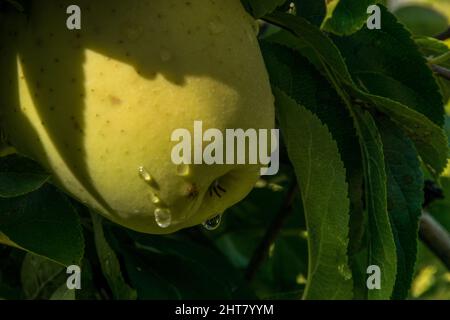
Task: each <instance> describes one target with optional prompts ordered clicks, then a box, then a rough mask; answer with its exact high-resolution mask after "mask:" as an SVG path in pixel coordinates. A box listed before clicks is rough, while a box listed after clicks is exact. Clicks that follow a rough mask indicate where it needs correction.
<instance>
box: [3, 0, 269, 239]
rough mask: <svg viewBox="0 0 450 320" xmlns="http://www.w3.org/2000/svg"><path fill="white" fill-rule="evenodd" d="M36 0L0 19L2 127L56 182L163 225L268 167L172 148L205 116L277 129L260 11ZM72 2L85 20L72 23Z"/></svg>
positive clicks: (221, 123) (182, 222)
mask: <svg viewBox="0 0 450 320" xmlns="http://www.w3.org/2000/svg"><path fill="white" fill-rule="evenodd" d="M29 3H30V6H29V8H27V12H26V14H15V15H14V14H8V15H7V16H6V17H3V19H1V20H0V21H2V22H0V23H1V24H2V26H1V29H0V30H2V31H1V32H2V38H1V42H0V43H1V44H0V45H1V48H0V70H2V76H1V77H0V103H1V125H2V128H3V129H4V131H5V133H6V136H7V138H8V140H9V141H10V143H11V144H12V145H13V146H14V147H15V148H16V149H17V150H18V151H19V152H20V153H23V154H25V155H27V156H29V157H31V158H33V159H35V160H36V161H38V162H39V163H40V164H41V165H43V166H44V167H45V168H47V169H48V170H49V172H51V173H52V175H53V182H54V183H55V184H56V185H58V186H59V187H61V188H62V189H63V190H65V191H66V192H67V193H69V194H70V195H72V196H73V197H75V198H77V199H79V200H80V201H82V202H83V203H85V204H86V205H87V206H89V207H91V208H92V209H94V210H95V211H97V212H99V213H100V214H102V215H104V216H105V217H107V218H109V219H111V220H112V221H114V222H116V223H119V224H121V225H123V226H126V227H128V228H131V229H134V230H137V231H141V232H146V233H154V234H164V233H170V232H174V231H177V230H179V229H181V228H185V227H190V226H193V225H197V224H201V223H202V222H204V221H205V220H208V219H211V218H213V217H215V216H216V215H217V214H220V213H222V212H223V211H224V210H226V209H227V208H228V207H230V206H231V205H233V204H235V203H237V202H238V201H240V200H242V199H243V198H244V197H245V196H246V195H247V194H248V193H249V192H250V191H251V189H252V188H253V186H254V184H255V182H256V181H257V179H258V176H259V169H260V165H237V164H236V165H219V164H214V165H206V164H198V165H175V164H174V163H173V161H172V159H171V151H172V149H173V147H174V146H175V145H176V142H174V141H171V134H172V133H173V132H174V130H176V129H179V128H186V129H192V127H193V124H194V121H196V120H197V121H202V122H203V127H204V129H205V130H206V129H207V128H217V129H219V130H222V131H223V130H225V129H226V128H242V129H244V130H245V129H248V128H255V129H271V128H273V126H274V122H275V120H274V106H273V96H272V93H271V89H270V84H269V80H268V76H267V72H266V69H265V66H264V62H263V59H262V56H261V53H260V49H259V46H258V42H257V39H256V34H255V32H256V28H255V22H254V21H252V19H251V18H250V17H249V16H248V15H247V13H246V12H245V10H244V9H243V7H242V5H241V3H240V1H239V0H226V1H219V0H188V1H181V0H148V1H144V0H132V1H119V0H112V1H110V0H108V1H106V0H96V1H88V0H74V1H72V0H71V1H66V0H61V1H59V0H42V1H30V2H29ZM70 5H77V6H78V7H79V8H80V10H81V16H80V17H81V20H80V21H81V29H80V30H77V29H74V30H69V29H68V28H67V26H66V22H67V19H68V18H70V16H71V15H70V14H68V13H67V12H66V9H67V7H69V6H70ZM218 187H220V188H219V192H216V191H217V188H218ZM61 214H64V212H61Z"/></svg>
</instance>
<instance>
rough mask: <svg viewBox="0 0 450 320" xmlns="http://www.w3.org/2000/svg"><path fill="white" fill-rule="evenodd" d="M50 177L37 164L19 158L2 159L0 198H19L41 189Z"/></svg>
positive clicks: (12, 156) (16, 156) (9, 156)
mask: <svg viewBox="0 0 450 320" xmlns="http://www.w3.org/2000/svg"><path fill="white" fill-rule="evenodd" d="M49 177H50V176H49V175H48V174H47V173H45V172H44V170H43V169H42V168H41V167H40V166H39V165H37V164H36V163H35V162H33V161H31V160H29V159H27V158H24V157H21V156H18V155H15V154H14V155H8V156H6V157H2V158H0V197H3V198H8V197H17V196H21V195H24V194H26V193H29V192H32V191H35V190H37V189H39V188H40V187H41V186H42V185H43V184H44V183H45V182H46V181H47V180H48V179H49Z"/></svg>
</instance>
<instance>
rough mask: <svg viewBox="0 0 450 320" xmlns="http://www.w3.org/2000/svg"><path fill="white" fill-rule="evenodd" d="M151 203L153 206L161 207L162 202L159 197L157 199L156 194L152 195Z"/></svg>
mask: <svg viewBox="0 0 450 320" xmlns="http://www.w3.org/2000/svg"><path fill="white" fill-rule="evenodd" d="M152 203H153V204H154V205H155V206H158V205H161V204H162V200H161V198H160V197H158V196H157V195H156V194H152Z"/></svg>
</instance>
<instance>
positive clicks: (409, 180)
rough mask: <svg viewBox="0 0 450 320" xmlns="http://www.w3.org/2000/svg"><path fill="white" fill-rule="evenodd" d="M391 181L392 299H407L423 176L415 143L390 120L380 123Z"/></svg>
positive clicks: (387, 169) (412, 265) (419, 212)
mask: <svg viewBox="0 0 450 320" xmlns="http://www.w3.org/2000/svg"><path fill="white" fill-rule="evenodd" d="M377 124H378V127H379V130H380V134H381V139H382V141H383V150H384V155H385V164H386V173H387V178H388V183H387V191H388V211H389V215H390V218H391V223H392V228H393V230H394V238H395V243H396V248H397V279H396V282H395V287H394V292H393V294H392V298H393V299H405V298H406V297H407V295H408V291H409V288H410V286H411V281H412V277H413V274H414V265H415V261H416V255H417V233H418V228H419V217H420V215H421V213H422V203H423V185H424V181H423V175H422V171H421V170H420V162H419V160H418V159H417V151H416V149H415V148H414V144H413V143H412V142H411V140H409V139H408V137H406V136H405V134H404V133H403V132H402V130H400V129H399V128H398V127H396V126H395V124H394V123H392V122H391V121H389V120H388V119H380V120H379V121H377Z"/></svg>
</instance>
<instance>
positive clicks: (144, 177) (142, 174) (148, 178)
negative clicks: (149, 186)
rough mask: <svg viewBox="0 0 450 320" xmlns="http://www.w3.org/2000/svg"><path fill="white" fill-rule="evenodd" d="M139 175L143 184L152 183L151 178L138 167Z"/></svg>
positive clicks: (143, 169)
mask: <svg viewBox="0 0 450 320" xmlns="http://www.w3.org/2000/svg"><path fill="white" fill-rule="evenodd" d="M139 175H140V176H141V178H142V179H143V180H144V181H145V182H152V181H153V179H152V176H151V175H150V173H149V172H148V171H147V169H145V168H144V167H139Z"/></svg>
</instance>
